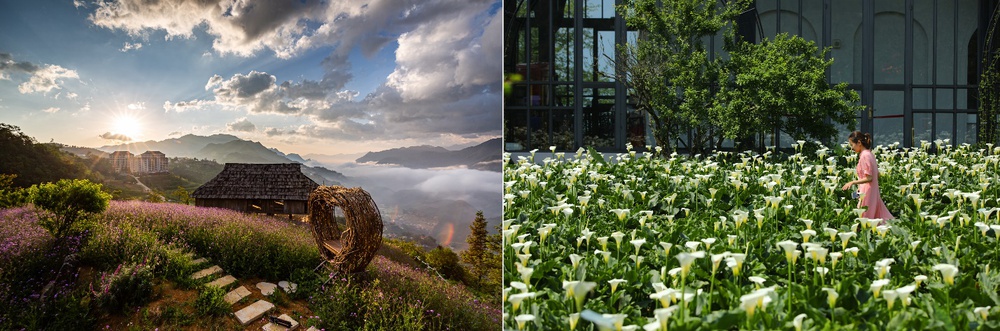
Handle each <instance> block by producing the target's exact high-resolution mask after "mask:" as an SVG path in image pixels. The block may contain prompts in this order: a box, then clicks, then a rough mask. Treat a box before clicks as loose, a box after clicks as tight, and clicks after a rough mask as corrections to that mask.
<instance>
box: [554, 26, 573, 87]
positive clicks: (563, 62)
mask: <svg viewBox="0 0 1000 331" xmlns="http://www.w3.org/2000/svg"><path fill="white" fill-rule="evenodd" d="M574 33H575V32H573V28H560V29H559V30H558V31H556V33H555V54H553V58H554V60H555V61H554V62H555V77H553V80H555V81H573V77H574V75H575V74H576V63H575V62H574V61H575V60H574V59H575V58H576V56H575V53H574V49H573V45H575V41H576V39H575V38H574Z"/></svg>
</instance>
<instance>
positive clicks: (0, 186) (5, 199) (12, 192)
mask: <svg viewBox="0 0 1000 331" xmlns="http://www.w3.org/2000/svg"><path fill="white" fill-rule="evenodd" d="M14 178H17V175H14V174H0V208H10V207H16V206H21V205H24V204H25V203H27V200H28V197H27V192H25V191H24V189H21V188H17V187H14V186H13V184H14Z"/></svg>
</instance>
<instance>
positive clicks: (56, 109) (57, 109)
mask: <svg viewBox="0 0 1000 331" xmlns="http://www.w3.org/2000/svg"><path fill="white" fill-rule="evenodd" d="M42 111H43V112H46V113H49V114H55V113H57V112H59V108H58V107H50V108H45V109H42Z"/></svg>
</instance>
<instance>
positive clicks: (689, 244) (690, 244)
mask: <svg viewBox="0 0 1000 331" xmlns="http://www.w3.org/2000/svg"><path fill="white" fill-rule="evenodd" d="M700 245H701V242H700V241H689V242H686V243H684V247H687V248H688V249H690V250H691V251H692V252H694V251H696V250H697V249H698V246H700Z"/></svg>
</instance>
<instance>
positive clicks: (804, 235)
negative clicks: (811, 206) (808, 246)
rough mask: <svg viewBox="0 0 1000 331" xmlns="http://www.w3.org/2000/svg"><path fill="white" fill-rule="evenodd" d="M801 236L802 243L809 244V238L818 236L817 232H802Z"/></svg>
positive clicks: (800, 232)
mask: <svg viewBox="0 0 1000 331" xmlns="http://www.w3.org/2000/svg"><path fill="white" fill-rule="evenodd" d="M799 234H801V235H802V242H806V243H807V242H809V237H812V236H815V235H816V231H815V230H802V231H799Z"/></svg>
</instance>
